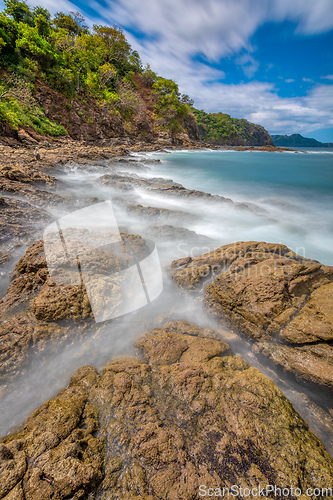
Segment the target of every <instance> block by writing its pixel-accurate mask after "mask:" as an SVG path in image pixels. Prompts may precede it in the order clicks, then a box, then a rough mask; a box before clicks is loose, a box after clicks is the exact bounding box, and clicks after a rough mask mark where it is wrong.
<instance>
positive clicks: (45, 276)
mask: <svg viewBox="0 0 333 500" xmlns="http://www.w3.org/2000/svg"><path fill="white" fill-rule="evenodd" d="M69 231H70V236H71V240H70V239H69V238H68V234H67V232H66V230H65V231H63V236H64V237H65V238H66V239H67V250H68V252H69V255H70V254H71V250H72V246H73V245H75V243H79V245H81V244H84V243H85V242H84V239H85V238H88V241H91V238H89V234H87V233H88V231H86V230H77V231H73V230H69ZM94 236H95V238H94V243H93V244H95V243H96V241H97V240H98V238H100V242H101V243H103V241H107V243H109V241H110V238H109V236H110V235H109V234H108V233H104V234H102V235H100V234H99V233H95V235H94ZM111 236H112V235H111ZM121 236H122V238H123V241H126V244H127V245H128V244H130V247H131V252H132V253H130V252H129V250H128V247H127V246H125V247H124V245H123V242H121V243H119V244H117V245H114V246H113V247H112V249H111V250H112V251H111V250H110V251H109V250H108V248H106V249H104V250H101V249H98V248H92V250H91V251H88V250H87V252H86V256H81V264H82V263H83V259H85V261H84V262H85V264H86V266H87V268H88V271H87V272H86V274H85V279H86V281H85V284H86V286H88V285H87V283H88V284H89V286H91V287H94V295H95V297H94V300H95V302H94V313H95V314H96V312H97V313H98V312H99V304H101V305H100V307H101V308H105V309H106V312H107V313H108V314H109V313H110V311H112V308H114V309H115V310H116V308H117V307H118V303H119V302H121V296H120V292H119V293H118V292H117V287H116V285H117V283H116V280H114V281H115V286H114V294H113V295H112V296H110V297H108V296H107V297H105V293H104V288H103V286H104V282H103V280H107V278H108V275H110V274H111V275H112V273H115V272H117V271H121V270H123V269H125V268H127V267H129V266H130V265H131V264H133V261H135V259H136V258H139V259H142V258H144V257H145V256H146V255H147V253H149V249H148V247H147V245H146V242H145V240H144V239H142V238H141V237H140V236H136V235H128V234H126V235H125V234H124V233H121ZM102 238H103V241H102ZM58 252H60V254H59V255H58ZM62 254H63V248H62V246H61V245H59V243H58V241H57V242H56V244H55V245H54V258H58V257H59V262H60V265H59V267H57V270H56V275H57V278H58V279H59V278H60V277H61V278H62V280H63V284H62V285H59V284H57V283H55V282H54V281H53V279H52V278H51V277H50V275H49V271H48V267H47V262H46V258H45V254H44V245H43V242H42V241H37V242H35V243H34V244H33V245H31V246H30V247H29V248H28V250H27V251H26V253H25V255H24V256H23V257H22V258H21V259H20V261H19V262H18V263H17V265H16V266H15V270H14V271H13V273H12V275H11V278H12V280H11V282H10V284H9V287H8V289H7V293H6V295H5V296H4V297H3V298H2V299H1V300H0V308H1V319H2V323H1V326H0V382H2V383H5V381H7V380H9V379H11V378H12V377H14V376H16V375H17V374H19V373H20V372H22V370H25V368H26V366H27V365H28V364H29V356H30V355H31V352H33V353H34V354H36V353H40V352H42V351H44V349H45V348H46V347H47V346H48V343H49V341H50V340H52V346H51V347H49V349H53V350H55V351H57V350H58V349H59V347H60V344H62V343H64V342H67V341H73V340H74V338H77V337H80V336H82V335H83V334H86V333H88V332H91V331H92V329H93V326H94V325H95V323H94V321H93V319H94V315H93V311H92V308H91V304H90V301H89V297H88V294H87V290H86V286H85V284H82V282H81V284H77V283H74V284H73V283H71V269H72V268H71V266H72V265H74V266H77V261H76V257H73V259H74V260H73V262H70V259H69V260H67V259H66V258H64V256H63V255H62ZM76 255H77V254H76V253H73V256H76ZM61 258H62V261H61V260H60V259H61ZM104 273H105V274H104ZM67 279H68V280H69V282H68V283H66V280H67ZM94 279H95V282H94ZM108 292H110V289H108ZM117 293H118V295H117ZM99 298H100V301H98V299H99ZM107 300H109V302H107ZM64 320H66V322H64ZM69 320H72V322H70V321H69ZM73 321H75V328H73V326H74V323H73Z"/></svg>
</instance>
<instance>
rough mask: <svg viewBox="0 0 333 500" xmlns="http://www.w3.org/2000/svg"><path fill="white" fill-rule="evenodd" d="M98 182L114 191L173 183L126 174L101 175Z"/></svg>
mask: <svg viewBox="0 0 333 500" xmlns="http://www.w3.org/2000/svg"><path fill="white" fill-rule="evenodd" d="M132 165H133V163H132ZM99 182H100V183H101V184H104V185H106V186H111V187H112V188H115V189H121V190H130V189H134V188H135V187H139V188H146V189H147V188H148V189H149V188H150V187H151V186H160V185H164V184H168V183H170V182H173V181H172V180H171V179H164V178H163V177H150V178H148V179H145V178H144V177H140V176H138V175H137V174H135V173H132V174H131V175H129V174H128V173H127V172H119V173H116V174H107V175H103V176H102V177H101V178H100V179H99ZM175 184H176V186H180V184H177V183H175Z"/></svg>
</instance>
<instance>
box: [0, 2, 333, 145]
mask: <svg viewBox="0 0 333 500" xmlns="http://www.w3.org/2000/svg"><path fill="white" fill-rule="evenodd" d="M27 3H28V4H29V5H30V6H32V5H36V4H40V5H43V7H47V8H48V10H49V11H50V12H51V13H52V14H54V13H55V12H57V11H60V10H62V11H64V12H68V11H71V10H75V11H77V10H78V11H80V12H81V13H82V14H83V15H84V16H85V18H86V20H87V23H88V24H89V25H91V26H92V25H93V24H94V23H97V24H109V25H114V24H116V25H118V26H121V27H122V28H123V30H124V33H125V35H126V37H127V39H128V41H129V42H130V43H131V45H132V47H133V49H135V50H137V51H138V52H139V54H140V56H141V59H142V61H143V63H144V64H146V63H149V64H150V66H151V68H152V69H153V70H154V71H155V72H156V73H158V74H159V75H161V76H164V77H166V78H172V79H173V80H175V81H176V82H177V83H178V85H179V88H180V91H181V92H183V93H186V94H188V95H189V96H190V97H191V98H192V99H194V105H195V107H196V108H198V109H204V110H205V111H207V112H217V111H222V112H224V113H228V114H230V115H231V116H233V117H236V118H246V119H247V120H249V121H252V122H254V123H259V124H261V125H263V126H264V127H265V128H266V129H267V130H268V131H269V132H270V133H271V134H288V135H289V134H292V133H300V134H302V135H304V136H306V137H314V138H315V139H317V140H319V141H323V142H333V0H90V1H89V2H83V1H81V0H72V1H69V0H57V1H55V0H44V1H40V2H37V1H36V2H34V1H28V2H27ZM0 7H3V1H2V0H0Z"/></svg>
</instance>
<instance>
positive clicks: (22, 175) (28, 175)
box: [0, 164, 60, 186]
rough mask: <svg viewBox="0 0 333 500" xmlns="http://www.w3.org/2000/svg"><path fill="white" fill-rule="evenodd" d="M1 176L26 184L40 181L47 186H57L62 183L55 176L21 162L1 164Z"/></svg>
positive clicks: (39, 182)
mask: <svg viewBox="0 0 333 500" xmlns="http://www.w3.org/2000/svg"><path fill="white" fill-rule="evenodd" d="M0 176H1V177H4V178H5V179H9V180H11V181H18V182H23V183H25V184H26V183H29V184H35V183H36V184H37V183H38V184H43V185H46V186H56V185H58V184H60V182H59V181H58V180H57V179H56V178H55V177H52V176H51V175H49V174H47V173H45V172H42V171H41V170H39V169H36V168H32V167H27V166H25V165H20V164H12V165H8V164H7V165H0Z"/></svg>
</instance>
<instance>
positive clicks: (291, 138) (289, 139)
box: [272, 134, 333, 148]
mask: <svg viewBox="0 0 333 500" xmlns="http://www.w3.org/2000/svg"><path fill="white" fill-rule="evenodd" d="M272 139H273V141H274V145H275V146H283V147H289V148H292V147H294V148H295V147H296V148H297V147H304V148H306V147H309V148H313V147H315V148H332V147H333V143H331V142H319V141H317V140H316V139H312V138H309V137H303V136H302V135H301V134H291V135H272Z"/></svg>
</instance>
